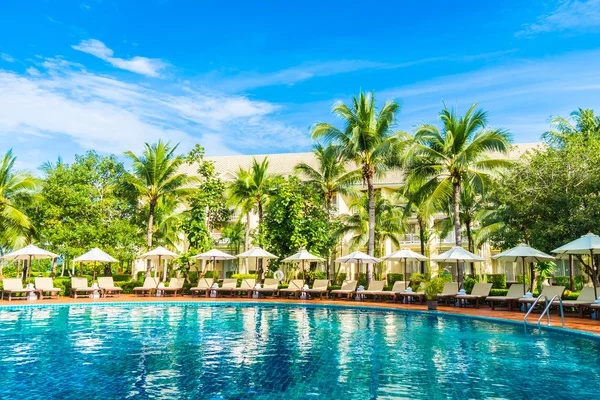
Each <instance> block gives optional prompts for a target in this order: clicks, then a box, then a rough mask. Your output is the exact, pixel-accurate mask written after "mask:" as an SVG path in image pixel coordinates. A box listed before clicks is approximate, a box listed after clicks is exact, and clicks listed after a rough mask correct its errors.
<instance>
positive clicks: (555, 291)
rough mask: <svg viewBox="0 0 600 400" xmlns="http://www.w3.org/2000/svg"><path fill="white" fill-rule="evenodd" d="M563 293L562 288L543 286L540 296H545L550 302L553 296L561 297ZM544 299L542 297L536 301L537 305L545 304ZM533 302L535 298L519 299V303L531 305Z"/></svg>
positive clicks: (563, 288) (563, 289)
mask: <svg viewBox="0 0 600 400" xmlns="http://www.w3.org/2000/svg"><path fill="white" fill-rule="evenodd" d="M564 291H565V287H564V286H544V287H543V289H542V293H541V294H543V295H545V296H546V297H547V298H548V301H550V300H552V298H553V297H554V296H558V297H562V294H563V292H564ZM546 297H542V298H541V299H540V300H539V301H538V304H546ZM535 300H536V298H535V297H521V298H520V299H519V303H526V304H532V303H533V302H535Z"/></svg>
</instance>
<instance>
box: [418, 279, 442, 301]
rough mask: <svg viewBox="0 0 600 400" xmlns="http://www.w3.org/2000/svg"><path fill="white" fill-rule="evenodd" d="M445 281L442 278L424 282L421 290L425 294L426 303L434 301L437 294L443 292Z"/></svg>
mask: <svg viewBox="0 0 600 400" xmlns="http://www.w3.org/2000/svg"><path fill="white" fill-rule="evenodd" d="M445 284H446V281H444V280H443V279H442V278H432V279H430V280H428V281H426V282H425V288H424V289H423V293H424V294H425V298H426V299H427V300H428V301H434V300H436V299H437V296H438V294H440V293H442V291H443V290H444V285H445Z"/></svg>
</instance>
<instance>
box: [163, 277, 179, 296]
mask: <svg viewBox="0 0 600 400" xmlns="http://www.w3.org/2000/svg"><path fill="white" fill-rule="evenodd" d="M184 284H185V279H184V278H171V280H170V281H169V286H167V287H164V288H160V290H162V292H163V296H173V297H177V294H183V285H184Z"/></svg>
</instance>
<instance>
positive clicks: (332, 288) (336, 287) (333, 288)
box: [327, 285, 342, 290]
mask: <svg viewBox="0 0 600 400" xmlns="http://www.w3.org/2000/svg"><path fill="white" fill-rule="evenodd" d="M341 288H342V287H341V286H340V285H332V286H328V287H327V290H340V289H341Z"/></svg>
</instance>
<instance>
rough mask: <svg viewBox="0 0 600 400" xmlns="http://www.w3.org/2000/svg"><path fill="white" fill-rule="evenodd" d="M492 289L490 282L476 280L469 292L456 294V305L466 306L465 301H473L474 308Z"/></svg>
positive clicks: (477, 306)
mask: <svg viewBox="0 0 600 400" xmlns="http://www.w3.org/2000/svg"><path fill="white" fill-rule="evenodd" d="M491 290H492V284H491V283H482V282H478V283H476V284H475V285H474V286H473V290H472V291H471V294H459V295H458V296H456V299H457V300H458V305H459V306H460V307H466V305H467V302H469V301H470V302H474V303H475V308H479V302H481V301H483V300H485V299H486V297H488V296H489V294H490V291H491Z"/></svg>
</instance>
